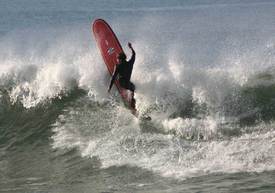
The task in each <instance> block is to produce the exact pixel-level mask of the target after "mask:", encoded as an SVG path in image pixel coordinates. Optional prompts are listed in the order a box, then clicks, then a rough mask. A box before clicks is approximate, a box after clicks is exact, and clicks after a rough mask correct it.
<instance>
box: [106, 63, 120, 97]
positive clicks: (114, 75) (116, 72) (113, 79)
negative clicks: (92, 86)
mask: <svg viewBox="0 0 275 193" xmlns="http://www.w3.org/2000/svg"><path fill="white" fill-rule="evenodd" d="M117 75H118V68H117V67H116V70H115V73H114V74H113V76H112V80H111V82H110V86H109V89H108V92H110V90H111V88H112V86H113V84H114V82H115V80H116V77H117Z"/></svg>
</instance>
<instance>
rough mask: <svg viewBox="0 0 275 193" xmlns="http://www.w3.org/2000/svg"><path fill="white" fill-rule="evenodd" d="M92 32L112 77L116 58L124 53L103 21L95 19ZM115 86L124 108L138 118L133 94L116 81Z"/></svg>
mask: <svg viewBox="0 0 275 193" xmlns="http://www.w3.org/2000/svg"><path fill="white" fill-rule="evenodd" d="M92 31H93V34H94V37H95V40H96V43H97V46H98V48H99V50H100V52H101V56H102V58H103V60H104V62H105V64H106V66H107V69H108V71H109V73H110V75H111V76H112V74H113V73H114V70H115V66H116V64H117V63H118V61H117V56H118V55H119V53H121V52H124V51H123V49H122V47H121V45H120V43H119V41H118V39H117V37H116V35H115V33H114V32H113V30H112V29H111V27H110V26H109V25H108V24H107V22H106V21H104V20H103V19H96V20H95V21H94V22H93V25H92ZM115 85H116V87H117V89H118V91H119V93H120V95H121V97H122V99H123V101H124V103H125V104H126V106H127V107H128V108H129V109H130V110H131V112H132V113H133V114H134V115H135V116H138V112H137V110H136V107H135V102H134V101H132V100H133V97H132V96H133V94H134V93H132V92H131V91H129V90H127V89H124V88H122V87H121V86H120V85H119V82H118V80H116V81H115Z"/></svg>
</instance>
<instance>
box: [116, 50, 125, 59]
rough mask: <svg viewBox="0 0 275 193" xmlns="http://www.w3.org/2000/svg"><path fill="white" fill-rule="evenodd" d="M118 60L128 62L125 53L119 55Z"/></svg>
mask: <svg viewBox="0 0 275 193" xmlns="http://www.w3.org/2000/svg"><path fill="white" fill-rule="evenodd" d="M117 58H118V59H120V60H126V55H125V54H124V53H123V52H121V53H119V55H118V57H117Z"/></svg>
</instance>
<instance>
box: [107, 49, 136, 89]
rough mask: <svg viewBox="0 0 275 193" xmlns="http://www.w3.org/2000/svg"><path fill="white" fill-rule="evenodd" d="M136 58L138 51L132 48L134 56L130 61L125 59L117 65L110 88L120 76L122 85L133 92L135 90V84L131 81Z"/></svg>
mask: <svg viewBox="0 0 275 193" xmlns="http://www.w3.org/2000/svg"><path fill="white" fill-rule="evenodd" d="M135 58H136V53H135V51H134V50H132V57H131V59H130V60H129V61H126V60H124V61H122V62H121V63H119V64H117V65H116V70H115V73H114V74H113V76H112V80H111V84H110V89H111V88H112V85H113V83H114V81H115V80H116V78H117V76H118V80H119V84H120V86H121V87H123V88H125V89H128V90H130V91H132V92H134V91H135V85H134V84H133V83H132V82H131V81H130V79H131V75H132V70H133V66H134V62H135Z"/></svg>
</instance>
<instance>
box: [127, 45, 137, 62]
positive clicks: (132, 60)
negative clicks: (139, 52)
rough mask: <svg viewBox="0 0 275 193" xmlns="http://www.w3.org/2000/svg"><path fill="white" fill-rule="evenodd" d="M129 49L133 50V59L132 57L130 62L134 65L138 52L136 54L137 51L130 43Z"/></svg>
mask: <svg viewBox="0 0 275 193" xmlns="http://www.w3.org/2000/svg"><path fill="white" fill-rule="evenodd" d="M128 47H129V48H130V49H131V50H132V57H131V59H130V60H129V62H131V63H133V64H134V62H135V59H136V52H135V50H134V49H133V47H132V44H131V43H130V42H129V43H128Z"/></svg>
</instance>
